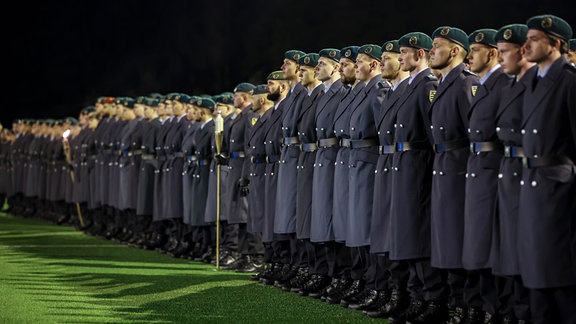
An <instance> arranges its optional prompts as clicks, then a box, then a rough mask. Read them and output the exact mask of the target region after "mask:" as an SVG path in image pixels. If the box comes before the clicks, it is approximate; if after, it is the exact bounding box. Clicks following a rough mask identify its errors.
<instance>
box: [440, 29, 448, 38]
mask: <svg viewBox="0 0 576 324" xmlns="http://www.w3.org/2000/svg"><path fill="white" fill-rule="evenodd" d="M449 32H450V28H448V27H444V28H442V30H441V31H440V35H442V36H446V35H448V33H449Z"/></svg>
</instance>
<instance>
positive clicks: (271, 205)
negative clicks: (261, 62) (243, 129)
mask: <svg viewBox="0 0 576 324" xmlns="http://www.w3.org/2000/svg"><path fill="white" fill-rule="evenodd" d="M266 79H267V80H268V81H267V83H266V89H267V92H268V95H267V98H268V99H269V100H271V101H272V102H274V107H273V108H270V117H269V118H268V120H267V121H266V126H264V127H265V129H264V130H263V132H264V134H263V138H264V142H263V143H264V146H265V151H266V171H265V172H264V188H265V190H264V192H265V194H264V201H265V203H264V226H263V231H262V242H263V243H267V242H269V243H270V244H271V247H272V250H273V256H272V258H271V259H272V265H271V266H270V267H268V268H267V269H266V271H265V272H262V273H260V275H258V276H255V277H254V279H259V280H260V281H261V282H262V283H264V284H268V285H272V284H274V283H275V281H277V280H280V279H281V278H280V277H279V274H280V272H281V270H282V269H284V268H285V267H286V266H290V262H291V255H290V241H289V239H288V238H287V237H286V235H280V234H275V233H274V224H275V218H276V214H275V211H276V196H277V190H276V189H277V188H276V187H277V185H278V168H279V165H278V164H279V161H280V153H281V143H280V138H281V137H282V130H281V126H280V125H281V123H282V116H283V112H284V109H285V107H286V106H285V103H286V102H285V101H284V99H285V98H286V96H287V95H288V92H289V91H290V83H289V81H288V80H286V79H285V77H284V73H283V72H282V71H274V72H271V73H270V74H269V75H268V77H267V78H266Z"/></svg>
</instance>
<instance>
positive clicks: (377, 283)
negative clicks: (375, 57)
mask: <svg viewBox="0 0 576 324" xmlns="http://www.w3.org/2000/svg"><path fill="white" fill-rule="evenodd" d="M399 58H400V45H399V42H398V40H391V41H387V42H385V43H384V44H383V45H382V61H381V72H382V78H383V79H385V80H387V81H388V82H389V84H390V85H391V87H389V88H384V89H385V91H384V92H383V96H382V103H381V105H376V106H374V122H375V125H376V127H377V128H378V137H379V144H380V145H379V147H378V153H379V157H378V162H377V165H376V170H375V179H374V192H373V207H372V223H371V227H372V228H371V230H370V269H371V271H370V272H369V274H370V276H367V277H368V280H367V282H366V286H367V289H366V290H365V291H367V292H368V294H367V297H368V298H367V299H365V300H364V301H362V302H361V303H360V306H361V307H359V309H363V310H365V314H366V315H367V316H369V317H387V316H390V317H393V316H395V315H398V314H399V313H401V311H403V307H404V304H406V303H407V301H408V298H407V297H406V293H405V292H404V290H400V289H398V287H395V288H397V289H395V290H391V289H389V286H388V279H389V278H388V277H389V273H390V271H389V267H390V266H391V263H390V261H389V258H388V253H389V250H390V235H391V233H392V232H394V231H395V229H393V228H391V226H390V210H391V199H392V191H391V188H392V176H393V172H392V171H393V170H392V158H393V156H394V153H395V151H396V147H395V145H394V136H395V134H394V132H395V130H394V127H395V126H396V113H397V109H398V105H399V104H400V103H401V102H400V101H399V99H400V98H401V97H402V94H403V93H404V91H405V89H406V87H407V85H408V77H409V73H408V72H407V71H404V70H401V68H400V61H399ZM404 272H406V274H407V269H405V270H404ZM389 290H390V293H391V294H389ZM390 297H391V298H392V299H391V300H390V304H389V305H388V308H389V309H386V308H384V309H383V308H382V307H383V306H385V305H386V303H387V302H388V300H389V299H390ZM351 306H353V305H351Z"/></svg>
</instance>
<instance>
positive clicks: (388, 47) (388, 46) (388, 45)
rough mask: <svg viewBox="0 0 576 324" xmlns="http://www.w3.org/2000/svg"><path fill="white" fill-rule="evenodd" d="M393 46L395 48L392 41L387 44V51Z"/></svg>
mask: <svg viewBox="0 0 576 324" xmlns="http://www.w3.org/2000/svg"><path fill="white" fill-rule="evenodd" d="M393 48H394V44H392V43H388V44H386V50H387V51H391V50H392V49H393Z"/></svg>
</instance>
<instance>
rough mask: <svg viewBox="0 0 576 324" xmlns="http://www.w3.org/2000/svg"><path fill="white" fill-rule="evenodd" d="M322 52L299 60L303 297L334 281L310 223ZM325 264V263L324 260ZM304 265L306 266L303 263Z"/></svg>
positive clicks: (298, 284)
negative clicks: (305, 270)
mask: <svg viewBox="0 0 576 324" xmlns="http://www.w3.org/2000/svg"><path fill="white" fill-rule="evenodd" d="M319 57H320V56H319V55H318V54H316V53H308V54H306V55H304V56H302V57H301V58H300V59H299V60H298V64H299V65H300V79H301V80H302V85H303V86H304V87H305V88H306V91H307V95H306V96H305V97H304V99H303V100H302V105H301V107H300V110H299V112H298V116H297V117H296V125H297V129H298V139H299V141H300V155H299V156H298V166H297V170H298V172H297V185H296V190H297V191H296V192H297V194H296V238H297V239H298V240H301V241H303V244H304V247H305V248H306V254H307V256H308V264H307V267H308V280H306V279H305V278H306V277H301V278H302V280H301V281H300V282H296V283H295V284H294V285H292V287H291V288H292V291H298V293H299V294H300V295H301V296H307V295H308V294H310V293H312V294H313V296H316V297H320V293H321V292H322V290H323V289H324V288H325V287H326V286H327V285H328V284H329V283H330V277H328V274H327V271H326V270H327V269H323V268H322V261H323V260H325V256H326V255H325V249H324V248H323V247H322V246H321V245H318V244H313V243H312V242H310V222H311V207H312V179H313V177H314V161H315V160H316V150H317V149H318V144H317V139H316V105H317V103H318V99H319V98H320V97H321V95H322V94H323V90H324V85H323V84H322V83H321V82H320V80H318V79H317V78H316V77H315V74H316V72H315V69H316V66H317V65H318V59H319ZM324 264H325V263H324ZM300 266H302V265H300Z"/></svg>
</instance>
